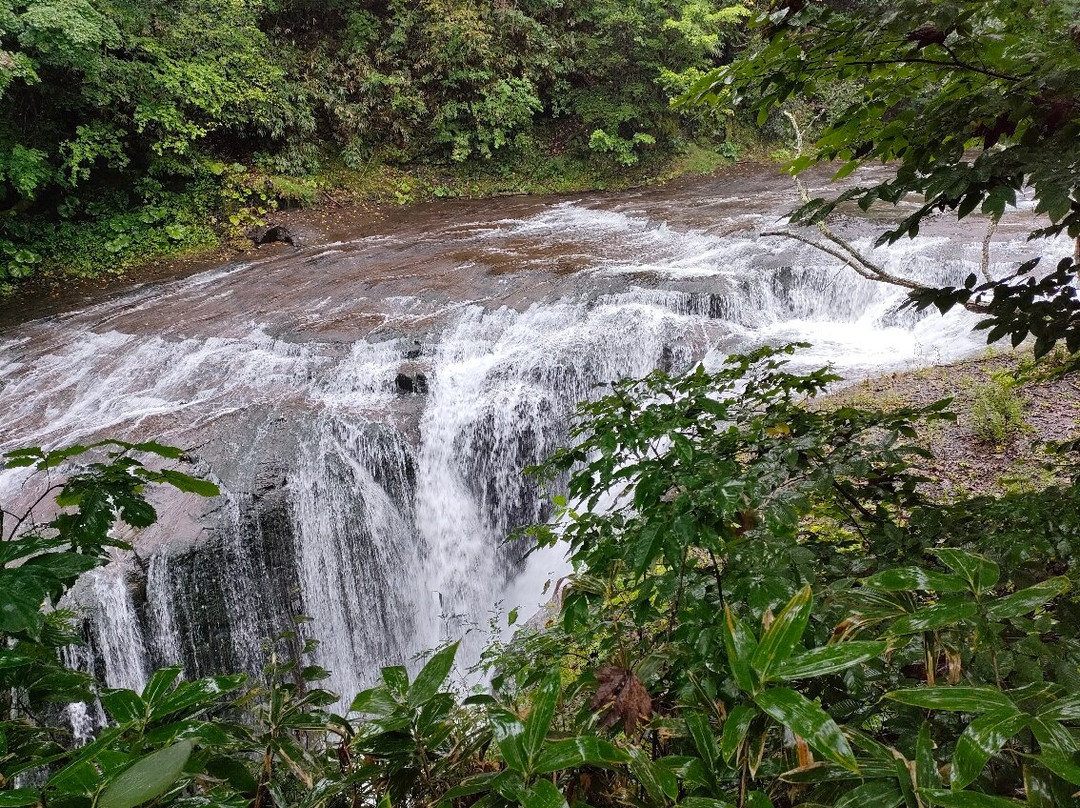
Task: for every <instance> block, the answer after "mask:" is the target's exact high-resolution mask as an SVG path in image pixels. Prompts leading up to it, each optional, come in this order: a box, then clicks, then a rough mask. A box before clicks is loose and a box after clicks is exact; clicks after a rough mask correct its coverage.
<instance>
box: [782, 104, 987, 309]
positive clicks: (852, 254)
mask: <svg viewBox="0 0 1080 808" xmlns="http://www.w3.org/2000/svg"><path fill="white" fill-rule="evenodd" d="M783 114H784V116H785V117H786V118H787V119H788V120H789V121H790V122H791V128H792V129H794V130H795V150H796V151H795V154H796V157H798V156H800V155H801V154H802V150H803V136H802V129H801V128H800V127H799V122H798V121H797V120H796V119H795V116H794V115H792V114H791V113H790V112H788V111H787V110H783ZM792 180H793V181H794V182H795V187H796V188H797V189H798V191H799V196H800V197H801V198H802V201H803V203H804V204H805V203H807V202H809V201H810V192H809V191H808V190H807V188H806V185H805V184H804V183H803V181H802V180H801V179H800V178H799V177H798V175H795V176H793V177H792ZM815 227H816V228H817V231H818V232H819V233H821V235H822V237H823V238H824V239H825V240H826V241H830V242H832V244H834V245H836V246H835V247H832V246H829V245H828V244H823V243H821V242H820V241H817V240H815V239H812V238H810V237H809V236H804V235H802V234H800V233H795V232H793V231H791V230H766V231H764V232H763V233H761V235H762V236H779V237H781V238H790V239H793V240H795V241H801V242H802V243H803V244H809V245H810V246H811V247H814V248H815V249H818V250H821V252H823V253H826V254H827V255H831V256H833V257H834V258H836V259H838V260H840V261H842V262H844V263H845V264H847V265H848V266H849V267H851V268H852V269H853V270H855V272H857V273H858V274H859V275H861V276H862V277H864V278H866V279H867V280H871V281H880V282H881V283H888V284H892V285H893V286H899V287H901V288H904V289H911V290H913V291H921V290H923V289H933V288H934V287H932V286H928V285H926V284H924V283H919V282H918V281H914V280H911V279H910V278H905V277H902V276H900V275H894V274H893V273H892V272H889V271H888V270H887V269H885V267H883V266H881V265H880V264H878V263H875V262H874V261H871V260H870V259H869V258H867V257H866V256H865V255H863V254H862V253H861V252H860V251H859V250H858V249H856V248H855V247H853V246H852V245H851V244H850V243H849V242H847V241H846V240H844V239H843V238H841V237H840V236H838V235H836V233H834V232H833V231H832V229H831V228H830V227H829V226H828V225H827V224H825V222H817V223H816V224H815ZM992 235H993V229H991V230H990V232H989V233H988V234H987V240H986V241H985V242H984V244H983V256H984V258H983V274H984V275H986V273H987V272H988V269H987V265H988V263H989V239H990V236H992ZM987 277H988V276H987ZM963 305H964V308H966V309H967V310H968V311H974V312H981V313H985V312H987V311H988V309H987V307H986V306H984V305H982V304H981V303H974V302H968V303H965V304H963Z"/></svg>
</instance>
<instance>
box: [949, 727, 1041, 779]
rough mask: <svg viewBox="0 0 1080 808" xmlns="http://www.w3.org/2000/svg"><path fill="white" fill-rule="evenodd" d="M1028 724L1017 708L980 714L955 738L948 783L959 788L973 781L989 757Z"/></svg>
mask: <svg viewBox="0 0 1080 808" xmlns="http://www.w3.org/2000/svg"><path fill="white" fill-rule="evenodd" d="M1026 725H1027V716H1026V715H1024V714H1023V713H1021V712H1020V711H1019V710H1017V709H1016V708H1010V707H1006V708H1002V709H999V710H993V711H991V712H988V713H985V714H983V715H980V716H979V717H978V718H976V719H975V720H974V721H972V722H971V723H970V724H969V725H968V728H967V729H966V730H964V733H963V734H962V735H961V736H960V738H959V740H957V742H956V750H955V751H954V752H953V760H952V764H953V765H952V772H951V774H950V784H951V785H952V787H953V788H954V789H961V788H964V787H965V786H967V785H968V784H970V783H972V782H974V781H975V778H977V777H978V776H979V775H980V774H981V773H982V770H983V767H985V766H986V763H987V761H989V760H990V758H991V757H993V756H994V755H996V754H997V753H998V752H1000V751H1001V748H1002V747H1003V746H1004V745H1005V743H1006V742H1007V741H1008V740H1009V738H1011V737H1012V736H1013V735H1015V734H1016V733H1017V732H1019V731H1020V730H1021V729H1023V728H1024V727H1025V726H1026Z"/></svg>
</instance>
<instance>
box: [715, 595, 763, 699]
mask: <svg viewBox="0 0 1080 808" xmlns="http://www.w3.org/2000/svg"><path fill="white" fill-rule="evenodd" d="M723 636H724V649H725V650H726V651H727V658H728V665H729V666H730V668H731V674H732V676H734V677H735V682H736V683H737V684H738V685H739V687H741V688H742V689H743V690H745V691H746V692H748V693H753V692H754V691H755V690H757V687H758V683H757V679H756V678H755V677H754V674H753V672H752V670H751V668H750V658H751V657H752V656H753V655H754V652H755V651H756V650H757V640H755V639H754V635H753V634H752V633H751V632H750V629H748V628H747V627H746V625H745V624H744V623H743V622H742V621H741V620H739V618H737V617H736V616H735V613H734V612H732V611H731V609H730V607H725V609H724V631H723Z"/></svg>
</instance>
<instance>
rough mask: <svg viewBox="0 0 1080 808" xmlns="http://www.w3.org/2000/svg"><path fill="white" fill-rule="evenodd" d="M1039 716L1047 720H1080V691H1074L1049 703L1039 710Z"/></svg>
mask: <svg viewBox="0 0 1080 808" xmlns="http://www.w3.org/2000/svg"><path fill="white" fill-rule="evenodd" d="M1038 716H1039V718H1042V719H1045V720H1047V721H1077V720H1080V693H1073V694H1071V695H1068V696H1065V697H1064V698H1060V699H1058V700H1057V701H1053V702H1051V703H1050V704H1047V705H1046V706H1045V707H1043V708H1042V709H1041V710H1039V712H1038Z"/></svg>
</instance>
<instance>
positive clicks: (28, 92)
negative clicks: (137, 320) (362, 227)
mask: <svg viewBox="0 0 1080 808" xmlns="http://www.w3.org/2000/svg"><path fill="white" fill-rule="evenodd" d="M748 13H749V11H748V8H747V6H745V5H744V4H743V3H741V2H739V1H738V0H732V2H730V3H729V2H720V3H716V2H711V0H678V1H677V2H661V1H660V0H634V2H629V3H624V2H615V0H569V1H568V2H551V1H550V0H524V1H523V2H517V1H516V0H515V2H508V1H504V0H485V2H475V0H423V2H406V1H405V0H389V2H366V1H364V0H328V2H315V0H254V1H252V0H211V1H210V2H207V1H206V0H190V2H188V0H184V2H172V1H171V0H170V2H164V1H163V2H154V1H151V2H142V1H141V0H140V1H139V2H135V1H134V0H133V1H132V2H126V1H121V2H112V0H109V1H108V2H106V1H105V0H64V2H48V1H46V0H40V1H38V0H34V2H4V4H3V5H2V6H0V207H2V209H3V210H2V211H0V258H2V262H0V285H3V284H7V285H8V287H10V284H12V282H14V281H16V280H18V279H20V278H23V277H26V276H29V275H31V274H34V273H35V272H40V271H42V270H49V271H55V270H62V271H64V272H67V273H70V274H80V273H95V272H101V271H105V270H110V269H116V268H118V267H122V266H124V265H126V264H130V263H132V262H135V261H138V260H140V259H145V258H146V257H147V256H150V255H154V254H161V253H164V252H168V251H170V250H177V249H183V248H192V247H199V246H206V245H209V244H213V243H216V242H217V241H218V240H220V239H222V238H224V239H226V240H228V239H230V238H232V239H238V240H242V238H243V235H244V233H245V232H246V231H247V230H248V229H249V228H250V227H251V226H252V225H254V224H258V223H259V222H260V221H261V220H263V219H264V218H265V216H266V214H267V213H268V212H269V211H270V210H271V209H272V208H274V207H275V206H277V205H297V204H306V203H311V202H313V201H316V200H317V199H318V198H319V195H320V193H321V192H323V191H326V190H331V191H332V190H337V189H345V190H348V189H349V188H350V187H351V188H358V189H360V190H361V191H368V192H369V195H370V194H374V195H375V196H377V197H380V198H384V199H389V200H391V201H410V200H412V199H420V198H425V197H431V196H449V195H456V194H461V193H466V194H468V193H482V192H484V191H488V192H490V191H492V190H500V189H508V190H534V189H539V190H545V189H547V190H551V189H560V188H572V187H587V186H598V185H603V184H605V182H606V183H611V184H615V183H620V182H622V183H625V182H627V181H632V180H633V179H634V178H636V177H644V176H649V175H650V174H652V175H655V174H656V173H658V172H662V171H663V170H664V169H665V166H667V165H668V164H669V163H670V161H671V160H672V158H673V157H675V156H677V155H679V154H684V153H686V151H687V149H688V148H689V147H690V146H691V145H692V144H693V143H694V142H695V141H701V142H704V143H706V144H708V148H707V149H705V150H704V153H705V154H704V163H703V165H704V167H706V168H711V167H715V166H716V165H718V164H720V163H721V162H723V157H721V156H720V155H718V154H717V152H716V149H717V148H719V149H721V151H722V153H723V154H724V155H726V156H727V157H729V158H731V157H734V156H735V154H736V151H735V148H736V147H735V145H734V143H732V142H731V141H730V138H729V135H730V132H729V123H730V116H729V115H728V114H727V113H726V111H723V110H719V109H713V108H709V109H692V110H675V109H673V108H672V106H671V104H670V103H669V102H670V100H671V99H673V98H675V97H678V96H680V95H681V94H683V93H684V92H685V91H686V90H687V89H688V88H689V87H690V86H691V85H692V84H693V83H694V82H695V81H696V80H698V79H699V78H700V77H701V76H702V75H703V74H704V73H705V71H707V70H708V69H709V68H711V67H714V66H717V65H719V64H723V63H724V62H726V61H729V60H730V59H731V57H732V55H733V54H734V52H736V51H737V50H738V49H739V48H740V46H741V45H742V44H744V42H745V39H746V35H745V32H744V31H745V26H744V25H742V24H741V23H742V21H744V20H745V18H746V17H747V15H748ZM725 144H726V145H725ZM701 159H702V158H700V157H699V162H700V160H701ZM403 168H404V169H405V170H402V169H403ZM418 172H419V178H417V174H418Z"/></svg>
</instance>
